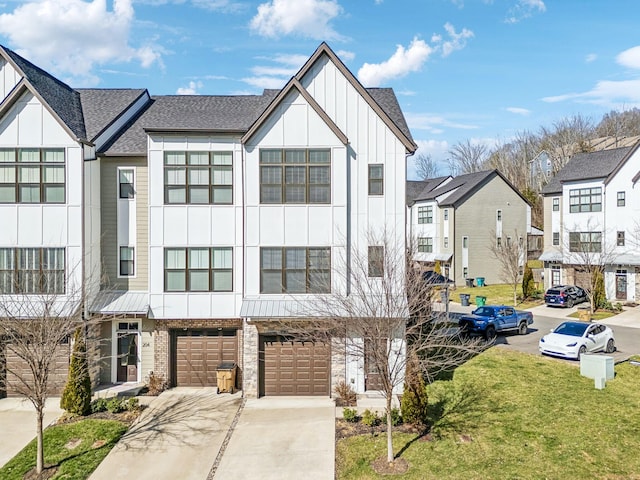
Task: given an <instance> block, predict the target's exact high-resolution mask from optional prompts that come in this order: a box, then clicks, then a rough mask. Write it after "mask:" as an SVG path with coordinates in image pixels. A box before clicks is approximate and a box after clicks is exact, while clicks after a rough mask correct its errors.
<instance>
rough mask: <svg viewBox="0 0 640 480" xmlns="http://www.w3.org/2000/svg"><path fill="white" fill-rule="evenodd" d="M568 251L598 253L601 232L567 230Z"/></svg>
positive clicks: (600, 247)
mask: <svg viewBox="0 0 640 480" xmlns="http://www.w3.org/2000/svg"><path fill="white" fill-rule="evenodd" d="M569 251H570V252H582V253H599V252H601V251H602V232H569Z"/></svg>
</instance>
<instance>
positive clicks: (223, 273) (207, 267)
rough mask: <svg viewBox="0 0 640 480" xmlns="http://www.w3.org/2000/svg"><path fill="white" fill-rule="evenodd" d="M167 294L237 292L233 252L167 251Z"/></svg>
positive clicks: (219, 249)
mask: <svg viewBox="0 0 640 480" xmlns="http://www.w3.org/2000/svg"><path fill="white" fill-rule="evenodd" d="M164 291H165V292H231V291H233V248H232V247H203V248H200V247H191V248H165V249H164Z"/></svg>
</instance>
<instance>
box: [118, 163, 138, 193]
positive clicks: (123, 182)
mask: <svg viewBox="0 0 640 480" xmlns="http://www.w3.org/2000/svg"><path fill="white" fill-rule="evenodd" d="M134 197H135V186H134V170H133V168H119V169H118V198H128V199H131V198H134Z"/></svg>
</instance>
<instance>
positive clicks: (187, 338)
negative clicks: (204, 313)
mask: <svg viewBox="0 0 640 480" xmlns="http://www.w3.org/2000/svg"><path fill="white" fill-rule="evenodd" d="M174 339H175V340H174V351H173V357H174V366H175V368H174V372H175V373H174V378H175V385H176V386H179V387H215V386H216V383H217V382H216V376H217V374H216V371H217V367H218V365H220V364H221V363H223V362H236V363H237V362H238V337H237V335H236V330H217V329H213V330H206V329H202V330H200V329H197V330H195V329H194V330H174Z"/></svg>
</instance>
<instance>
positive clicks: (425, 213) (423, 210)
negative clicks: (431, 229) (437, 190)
mask: <svg viewBox="0 0 640 480" xmlns="http://www.w3.org/2000/svg"><path fill="white" fill-rule="evenodd" d="M418 223H433V207H432V206H430V205H429V206H426V207H418Z"/></svg>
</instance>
